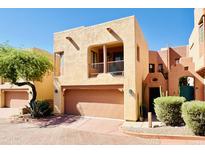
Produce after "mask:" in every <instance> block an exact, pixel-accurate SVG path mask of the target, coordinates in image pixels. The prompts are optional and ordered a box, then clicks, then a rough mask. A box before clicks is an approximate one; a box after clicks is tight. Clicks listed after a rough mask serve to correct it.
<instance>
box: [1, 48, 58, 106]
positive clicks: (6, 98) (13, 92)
mask: <svg viewBox="0 0 205 154" xmlns="http://www.w3.org/2000/svg"><path fill="white" fill-rule="evenodd" d="M27 50H28V51H34V52H36V53H39V54H42V55H44V56H46V57H48V58H49V60H51V61H52V62H53V55H52V54H50V53H49V52H47V51H44V50H42V49H38V48H31V49H27ZM52 83H53V73H50V74H47V75H45V76H44V77H43V80H42V82H39V81H38V82H37V81H35V82H34V85H35V87H36V91H37V98H36V99H37V100H48V101H49V102H50V103H52V102H53V91H54V90H53V84H52ZM31 97H32V95H31V89H30V87H29V86H22V87H18V86H16V85H11V84H10V82H7V81H4V80H3V79H1V78H0V108H4V107H6V108H20V109H21V108H24V107H25V105H27V106H28V105H29V104H28V103H29V100H30V99H31Z"/></svg>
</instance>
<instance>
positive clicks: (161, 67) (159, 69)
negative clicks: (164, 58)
mask: <svg viewBox="0 0 205 154" xmlns="http://www.w3.org/2000/svg"><path fill="white" fill-rule="evenodd" d="M158 72H162V73H163V64H159V65H158Z"/></svg>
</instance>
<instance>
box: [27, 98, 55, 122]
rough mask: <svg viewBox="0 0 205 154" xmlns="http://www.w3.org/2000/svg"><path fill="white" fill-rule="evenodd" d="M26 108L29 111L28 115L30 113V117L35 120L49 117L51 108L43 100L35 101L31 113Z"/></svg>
mask: <svg viewBox="0 0 205 154" xmlns="http://www.w3.org/2000/svg"><path fill="white" fill-rule="evenodd" d="M27 108H28V109H29V110H30V113H31V112H32V113H31V115H32V116H33V117H36V118H41V117H47V116H50V115H51V113H52V107H51V106H50V104H49V103H48V102H47V101H45V100H43V101H40V100H37V101H36V102H35V104H34V110H33V111H32V110H31V109H30V107H27Z"/></svg>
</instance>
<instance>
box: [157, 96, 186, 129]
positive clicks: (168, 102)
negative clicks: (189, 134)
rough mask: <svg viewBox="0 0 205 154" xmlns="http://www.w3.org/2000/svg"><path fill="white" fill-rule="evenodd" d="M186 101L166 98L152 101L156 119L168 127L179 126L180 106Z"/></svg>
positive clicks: (171, 97)
mask: <svg viewBox="0 0 205 154" xmlns="http://www.w3.org/2000/svg"><path fill="white" fill-rule="evenodd" d="M185 101H186V99H185V98H184V97H178V96H166V97H158V98H156V99H154V109H155V113H156V115H157V119H158V120H159V121H161V122H163V123H165V124H166V125H168V126H181V125H184V121H183V119H182V117H181V106H182V104H183V103H184V102H185Z"/></svg>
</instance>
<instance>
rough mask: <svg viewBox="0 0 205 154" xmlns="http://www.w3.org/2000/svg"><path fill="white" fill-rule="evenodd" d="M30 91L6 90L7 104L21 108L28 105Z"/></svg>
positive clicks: (7, 105)
mask: <svg viewBox="0 0 205 154" xmlns="http://www.w3.org/2000/svg"><path fill="white" fill-rule="evenodd" d="M28 101H29V98H28V93H27V92H26V91H6V92H5V105H6V107H10V108H20V107H25V105H28Z"/></svg>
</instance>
